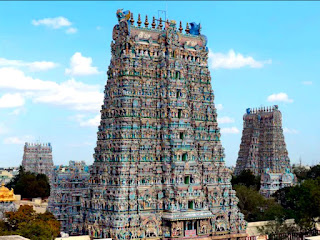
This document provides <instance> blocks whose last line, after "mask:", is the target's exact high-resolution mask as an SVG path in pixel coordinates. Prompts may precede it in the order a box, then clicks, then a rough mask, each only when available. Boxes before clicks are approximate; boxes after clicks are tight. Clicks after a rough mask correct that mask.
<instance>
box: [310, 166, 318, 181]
mask: <svg viewBox="0 0 320 240" xmlns="http://www.w3.org/2000/svg"><path fill="white" fill-rule="evenodd" d="M318 177H320V165H315V166H313V167H311V169H310V170H309V171H308V173H307V179H316V178H318Z"/></svg>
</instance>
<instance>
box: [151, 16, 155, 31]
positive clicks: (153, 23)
mask: <svg viewBox="0 0 320 240" xmlns="http://www.w3.org/2000/svg"><path fill="white" fill-rule="evenodd" d="M151 25H152V28H153V29H154V28H156V18H155V17H153V19H152V24H151Z"/></svg>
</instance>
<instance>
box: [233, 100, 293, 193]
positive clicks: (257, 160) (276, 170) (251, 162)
mask: <svg viewBox="0 0 320 240" xmlns="http://www.w3.org/2000/svg"><path fill="white" fill-rule="evenodd" d="M243 170H250V171H251V172H252V173H253V174H255V175H257V176H258V175H261V190H260V192H261V194H262V195H264V196H266V197H270V196H271V195H272V194H273V193H274V192H275V191H277V190H278V189H280V188H282V187H286V186H292V185H293V184H294V183H295V181H296V178H295V176H294V174H292V173H291V166H290V159H289V157H288V151H287V148H286V143H285V140H284V135H283V129H282V115H281V112H280V111H279V110H278V106H277V105H275V106H273V107H267V108H266V107H262V108H259V109H250V108H248V109H246V114H245V115H244V116H243V131H242V138H241V144H240V150H239V155H238V159H237V165H236V168H235V174H236V175H238V174H240V173H241V172H242V171H243Z"/></svg>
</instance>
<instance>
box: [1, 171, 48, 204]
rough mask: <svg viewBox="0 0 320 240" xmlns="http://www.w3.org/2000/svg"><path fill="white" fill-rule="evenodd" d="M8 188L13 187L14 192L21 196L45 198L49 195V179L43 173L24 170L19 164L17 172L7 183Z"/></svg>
mask: <svg viewBox="0 0 320 240" xmlns="http://www.w3.org/2000/svg"><path fill="white" fill-rule="evenodd" d="M7 187H8V188H13V189H14V193H15V194H20V195H21V197H22V198H36V197H41V198H46V197H49V196H50V184H49V179H48V177H47V176H46V175H45V174H35V173H31V172H26V171H24V169H23V167H22V166H20V169H19V173H18V175H17V176H15V177H14V178H13V179H12V180H11V181H10V182H9V183H8V184H7Z"/></svg>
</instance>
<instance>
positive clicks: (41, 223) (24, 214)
mask: <svg viewBox="0 0 320 240" xmlns="http://www.w3.org/2000/svg"><path fill="white" fill-rule="evenodd" d="M59 232H60V222H59V221H58V220H56V219H55V217H54V216H53V215H52V214H51V213H49V212H46V213H42V214H37V213H36V212H35V211H34V210H33V208H32V207H31V206H27V205H25V206H21V207H20V208H19V209H18V211H16V212H7V213H6V220H5V221H0V235H3V236H4V235H12V234H16V235H21V236H24V237H26V238H30V239H31V240H47V239H54V238H55V237H57V236H58V235H59Z"/></svg>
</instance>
